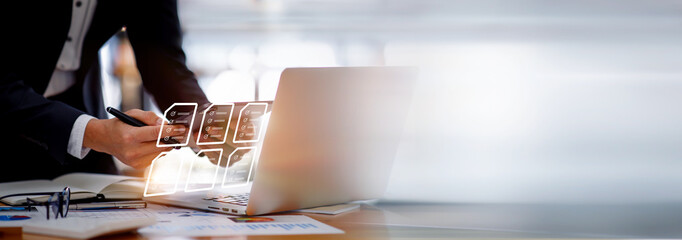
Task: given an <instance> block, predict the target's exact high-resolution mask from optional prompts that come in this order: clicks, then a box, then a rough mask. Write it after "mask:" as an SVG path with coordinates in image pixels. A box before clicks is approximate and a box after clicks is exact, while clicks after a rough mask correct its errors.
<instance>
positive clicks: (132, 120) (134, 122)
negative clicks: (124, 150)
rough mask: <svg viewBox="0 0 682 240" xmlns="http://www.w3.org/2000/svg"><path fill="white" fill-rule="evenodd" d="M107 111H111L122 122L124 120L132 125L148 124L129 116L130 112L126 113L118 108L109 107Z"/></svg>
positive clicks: (142, 125) (141, 125)
mask: <svg viewBox="0 0 682 240" xmlns="http://www.w3.org/2000/svg"><path fill="white" fill-rule="evenodd" d="M107 112H108V113H111V115H114V117H116V118H118V120H121V122H124V123H126V124H128V125H130V126H133V127H144V126H147V124H144V123H143V122H142V121H140V120H137V119H135V118H133V117H131V116H128V114H125V113H123V112H121V111H119V110H118V109H116V108H112V107H107Z"/></svg>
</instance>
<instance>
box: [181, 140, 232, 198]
mask: <svg viewBox="0 0 682 240" xmlns="http://www.w3.org/2000/svg"><path fill="white" fill-rule="evenodd" d="M222 156H223V149H222V148H218V149H207V150H201V151H199V153H197V157H195V158H194V159H192V163H191V164H190V167H189V172H188V173H187V182H186V183H185V192H196V191H208V190H211V189H213V187H215V180H216V177H217V176H218V170H219V169H220V161H221V159H222Z"/></svg>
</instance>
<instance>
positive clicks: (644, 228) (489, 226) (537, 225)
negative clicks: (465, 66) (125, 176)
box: [23, 202, 682, 239]
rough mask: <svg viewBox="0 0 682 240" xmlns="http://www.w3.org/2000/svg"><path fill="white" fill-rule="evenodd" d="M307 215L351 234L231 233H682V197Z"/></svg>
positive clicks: (414, 206) (373, 208) (406, 206)
mask: <svg viewBox="0 0 682 240" xmlns="http://www.w3.org/2000/svg"><path fill="white" fill-rule="evenodd" d="M304 215H307V216H310V217H312V218H314V219H317V220H318V221H321V222H323V223H326V224H329V225H331V226H334V227H336V228H339V229H341V230H343V231H345V232H346V234H338V235H306V236H301V235H298V236H296V235H292V236H248V237H245V236H238V237H230V238H228V239H417V238H434V239H439V238H679V237H682V203H662V204H635V205H520V204H419V203H383V202H380V203H377V204H373V205H363V207H362V208H361V209H359V210H355V211H352V212H347V213H343V214H339V215H336V216H329V215H321V214H304ZM23 238H24V239H58V238H46V237H44V236H39V235H31V234H24V235H23ZM224 238H225V237H221V239H224ZM101 239H147V238H145V237H142V236H140V235H137V234H136V233H123V234H118V235H111V236H107V237H103V238H101ZM152 239H154V238H152ZM174 239H179V238H174ZM180 239H181V238H180ZM202 239H207V238H202ZM208 239H210V238H208Z"/></svg>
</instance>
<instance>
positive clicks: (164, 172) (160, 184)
mask: <svg viewBox="0 0 682 240" xmlns="http://www.w3.org/2000/svg"><path fill="white" fill-rule="evenodd" d="M168 153H169V152H162V153H160V154H159V155H158V156H156V158H154V160H153V161H152V164H151V166H149V177H148V178H147V184H146V185H145V187H144V196H145V197H151V196H159V195H168V194H172V193H175V189H176V188H177V186H178V177H179V176H180V172H181V170H182V158H180V159H177V158H171V157H169V158H166V156H167V155H168ZM178 160H179V161H178Z"/></svg>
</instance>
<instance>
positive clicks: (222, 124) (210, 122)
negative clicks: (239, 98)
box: [197, 103, 234, 145]
mask: <svg viewBox="0 0 682 240" xmlns="http://www.w3.org/2000/svg"><path fill="white" fill-rule="evenodd" d="M233 110H234V104H232V103H228V104H213V105H211V106H210V107H208V108H207V109H206V110H205V111H204V116H203V118H202V120H201V128H199V135H198V137H197V145H209V144H223V143H225V141H227V134H228V130H229V129H230V121H231V120H232V112H233Z"/></svg>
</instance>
